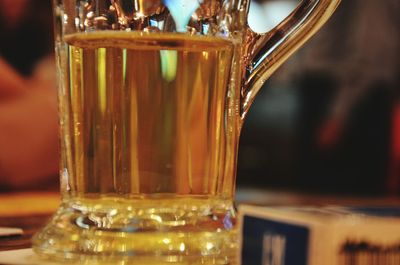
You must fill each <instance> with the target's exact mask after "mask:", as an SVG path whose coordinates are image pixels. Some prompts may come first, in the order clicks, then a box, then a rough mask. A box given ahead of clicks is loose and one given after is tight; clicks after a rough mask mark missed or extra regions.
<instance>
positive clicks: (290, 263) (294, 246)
mask: <svg viewBox="0 0 400 265" xmlns="http://www.w3.org/2000/svg"><path fill="white" fill-rule="evenodd" d="M242 233H243V234H242V236H243V244H242V265H307V254H308V243H309V229H308V228H307V227H305V226H300V225H294V224H288V223H283V222H277V221H272V220H266V219H261V218H256V217H251V216H244V219H243V231H242Z"/></svg>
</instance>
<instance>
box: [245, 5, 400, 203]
mask: <svg viewBox="0 0 400 265" xmlns="http://www.w3.org/2000/svg"><path fill="white" fill-rule="evenodd" d="M268 2H279V1H263V2H258V3H259V4H260V5H265V3H268ZM282 2H283V1H282ZM286 2H288V1H286ZM399 13H400V2H399V1H398V0H385V1H376V0H342V3H341V5H340V6H339V8H338V10H337V12H336V13H335V14H334V15H333V17H332V18H331V20H330V21H329V22H328V23H327V24H326V25H325V26H324V27H323V28H322V30H321V31H320V32H319V33H317V35H316V36H314V37H313V38H312V39H311V40H310V41H309V42H308V43H306V44H305V46H304V47H303V48H302V49H301V50H300V51H299V52H297V53H296V54H295V56H293V57H292V58H291V59H289V61H287V62H286V63H285V64H284V65H283V66H282V67H281V68H280V69H279V70H278V71H277V72H276V73H275V74H274V75H273V76H272V78H270V80H269V81H267V83H266V84H265V85H264V88H263V89H262V90H261V92H260V93H259V95H258V98H257V99H256V100H255V103H254V105H253V106H252V108H251V110H250V113H249V115H248V117H247V120H246V122H245V125H244V128H243V130H242V135H241V142H240V147H239V161H238V177H237V179H238V185H239V187H242V186H249V187H258V188H260V187H263V188H268V189H274V188H279V189H291V190H298V191H307V192H316V193H334V194H335V193H338V194H342V193H344V194H354V195H363V194H364V195H382V194H399V190H400V185H399V182H400V180H399V179H400V167H399V160H400V158H399V150H398V149H399V146H398V141H399V138H400V131H399V129H398V127H399V117H400V116H399V90H400V78H399V76H400V52H399V50H400V16H399V15H398V14H399ZM396 126H397V127H396Z"/></svg>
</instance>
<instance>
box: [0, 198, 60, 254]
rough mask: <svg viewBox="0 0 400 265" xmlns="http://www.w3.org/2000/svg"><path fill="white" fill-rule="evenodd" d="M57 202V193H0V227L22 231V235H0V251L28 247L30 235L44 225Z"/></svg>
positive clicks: (29, 245)
mask: <svg viewBox="0 0 400 265" xmlns="http://www.w3.org/2000/svg"><path fill="white" fill-rule="evenodd" d="M59 203H60V195H59V193H41V192H35V193H33V192H30V193H4V194H0V227H1V226H3V227H18V228H22V229H23V231H24V233H23V235H18V236H8V237H0V251H3V250H11V249H22V248H30V247H31V238H32V236H33V235H34V234H35V233H36V232H37V231H38V230H39V229H40V228H41V227H43V226H44V225H45V223H46V222H47V220H49V218H50V217H51V215H52V214H53V213H54V212H55V211H56V210H57V207H58V205H59Z"/></svg>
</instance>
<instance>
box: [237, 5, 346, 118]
mask: <svg viewBox="0 0 400 265" xmlns="http://www.w3.org/2000/svg"><path fill="white" fill-rule="evenodd" d="M339 3H340V0H303V1H301V2H300V4H299V5H298V6H297V8H296V9H295V10H294V11H293V12H292V13H291V14H290V15H289V16H288V17H287V18H286V19H285V20H284V21H282V22H281V23H280V24H279V25H278V26H276V27H275V28H273V29H272V30H271V31H269V32H266V33H263V34H259V33H256V32H254V31H253V30H251V29H250V28H249V27H248V29H247V35H246V46H245V49H246V50H245V54H246V57H245V58H244V60H245V61H244V63H245V65H246V70H245V73H244V83H243V86H242V91H241V97H242V98H241V118H242V119H243V118H244V117H245V116H246V113H247V112H248V110H249V107H250V105H251V103H252V102H253V100H254V98H255V95H256V94H257V92H258V91H259V90H260V88H261V87H262V85H263V83H264V82H265V81H266V80H267V79H268V78H269V77H270V76H271V75H272V74H273V73H274V72H275V71H276V70H277V69H278V68H279V66H281V65H282V64H283V63H284V62H285V61H286V60H287V59H288V58H289V56H290V55H291V54H293V53H294V52H295V51H296V50H297V49H299V48H300V47H301V46H302V45H303V44H304V43H305V42H306V41H307V40H308V39H309V38H310V37H311V36H312V35H314V34H315V33H316V32H317V31H318V29H319V28H320V27H321V26H322V25H323V24H324V23H325V22H326V21H327V20H328V18H329V17H330V16H331V15H332V14H333V12H334V11H335V9H336V7H337V6H338V5H339Z"/></svg>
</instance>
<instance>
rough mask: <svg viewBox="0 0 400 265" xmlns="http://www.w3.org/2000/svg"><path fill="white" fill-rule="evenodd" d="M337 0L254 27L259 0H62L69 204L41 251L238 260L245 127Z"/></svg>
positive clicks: (64, 255)
mask: <svg viewBox="0 0 400 265" xmlns="http://www.w3.org/2000/svg"><path fill="white" fill-rule="evenodd" d="M338 4H339V0H303V1H301V3H300V4H299V5H298V7H297V8H296V9H295V10H294V11H293V12H292V13H291V14H290V15H289V16H288V17H287V18H286V19H285V20H284V21H283V22H282V23H280V24H279V25H278V26H277V27H276V28H274V29H273V30H271V31H269V32H267V33H265V34H257V33H255V32H253V31H252V30H251V29H250V28H249V26H248V24H247V14H248V7H249V1H248V0H96V1H94V0H55V1H54V14H55V32H56V35H55V36H56V37H55V38H56V39H55V42H56V56H57V57H56V61H57V72H58V79H59V90H58V95H59V110H60V124H61V147H62V148H61V158H62V159H61V171H60V174H61V177H60V179H61V193H62V203H61V206H60V208H59V210H58V211H57V213H56V214H55V215H54V216H53V218H52V220H51V221H50V222H49V224H48V225H47V226H46V227H45V228H44V229H43V230H42V231H41V232H39V233H38V234H36V235H35V237H34V239H33V248H34V250H35V251H36V252H37V253H39V254H40V255H42V256H46V257H52V258H56V259H71V260H81V261H82V260H85V261H87V260H97V261H100V260H106V261H107V260H112V259H114V260H122V261H123V260H133V261H138V262H142V264H151V263H156V264H162V263H170V262H171V263H181V264H195V263H199V264H203V263H207V262H210V263H213V264H233V262H234V260H235V251H236V248H237V235H236V229H235V219H236V213H235V208H234V202H233V199H234V192H235V170H236V159H237V149H238V140H239V134H240V129H241V126H242V123H243V121H244V118H245V116H246V113H247V111H248V109H249V107H250V105H251V103H252V101H253V99H254V97H255V95H256V94H257V92H258V90H259V89H260V88H261V86H262V84H263V82H264V81H265V80H266V79H267V78H268V77H269V76H270V75H271V74H272V73H273V72H274V71H275V70H276V69H277V68H278V67H279V66H280V65H281V64H282V63H283V62H284V61H285V60H286V59H287V58H288V57H289V56H290V55H291V54H292V53H293V52H294V51H295V50H297V49H298V48H299V47H300V46H301V45H302V44H303V43H304V42H305V41H306V40H307V39H308V38H310V37H311V35H313V34H314V33H315V32H316V31H317V30H318V29H319V28H320V27H321V26H322V25H323V24H324V22H325V21H326V20H327V19H328V18H329V17H330V15H331V14H332V13H333V12H334V10H335V8H336V7H337V5H338Z"/></svg>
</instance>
